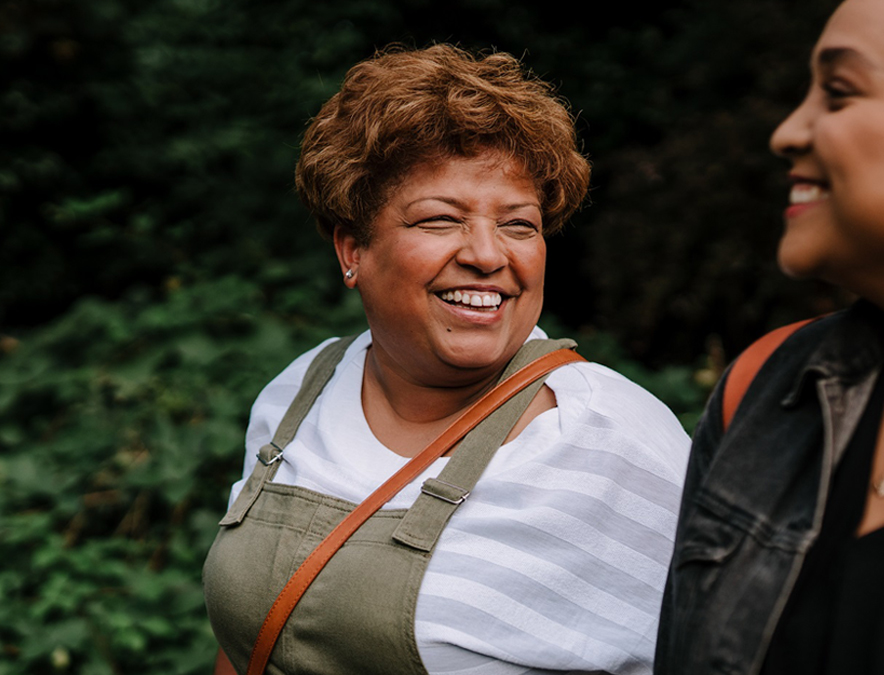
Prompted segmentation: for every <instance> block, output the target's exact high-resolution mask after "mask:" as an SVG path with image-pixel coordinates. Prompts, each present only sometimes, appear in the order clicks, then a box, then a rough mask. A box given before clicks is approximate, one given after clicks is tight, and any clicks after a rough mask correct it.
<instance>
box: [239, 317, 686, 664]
mask: <svg viewBox="0 0 884 675" xmlns="http://www.w3.org/2000/svg"><path fill="white" fill-rule="evenodd" d="M537 337H546V336H545V335H544V334H543V332H542V331H541V330H540V329H535V330H534V332H533V333H532V335H531V338H537ZM325 344H326V343H323V344H322V345H320V346H319V347H317V348H316V349H314V350H311V351H310V352H307V353H306V354H304V355H303V356H301V357H300V358H298V359H297V360H295V361H294V362H293V363H292V364H291V365H290V366H289V367H288V368H286V369H285V370H284V371H283V372H282V373H281V374H280V375H279V376H277V377H276V378H275V379H274V380H273V381H272V382H270V384H268V385H267V387H266V388H265V389H264V390H263V391H262V392H261V394H260V395H259V396H258V399H257V401H256V402H255V405H254V407H253V408H252V416H251V421H250V423H249V429H248V432H247V435H246V450H247V451H246V460H245V471H244V475H245V476H248V475H249V474H250V473H251V471H252V469H253V467H254V464H255V461H256V460H255V454H256V453H257V451H258V450H259V449H260V447H261V446H262V445H264V444H266V443H267V442H269V440H270V439H271V438H272V435H273V433H274V432H275V431H276V428H277V426H278V425H279V422H280V421H281V419H282V417H283V415H284V414H285V411H286V409H287V408H288V406H289V404H290V403H291V401H292V399H293V398H294V396H295V393H296V392H297V390H298V388H299V386H300V383H301V380H302V378H303V376H304V373H305V372H306V369H307V366H308V365H309V363H310V362H311V361H312V359H313V357H314V356H315V355H316V353H318V351H319V350H320V349H321V348H322V347H323V346H324V345H325ZM370 344H371V336H370V334H369V333H368V332H366V333H364V334H363V335H361V336H360V337H359V338H357V340H356V341H355V342H354V343H353V344H352V345H351V346H350V347H349V349H348V351H347V353H346V354H345V356H344V359H343V360H342V362H341V364H340V365H339V366H338V368H337V370H336V371H335V374H334V376H333V377H332V379H331V381H330V382H329V383H328V385H326V387H325V389H324V390H323V392H322V394H321V395H320V398H319V399H318V400H317V403H316V405H314V407H313V408H312V409H311V411H310V413H309V414H308V415H307V418H306V419H305V420H304V422H303V423H302V425H301V427H300V429H299V431H298V434H297V436H296V437H295V440H294V441H293V442H292V443H291V444H290V445H289V446H288V447H287V448H286V449H285V453H284V461H283V462H282V464H281V466H280V468H279V471H278V472H277V474H276V477H275V479H274V480H275V481H276V482H279V483H286V484H291V485H300V486H302V487H305V488H309V489H311V490H315V491H317V492H321V493H325V494H329V495H333V496H335V497H339V498H341V499H346V500H349V501H353V502H360V501H362V500H363V499H364V498H365V497H367V496H368V495H369V494H370V493H371V492H372V491H373V490H374V489H375V488H376V487H377V486H378V485H380V484H381V483H382V482H383V481H384V480H386V479H387V478H388V477H389V476H390V475H391V474H393V473H394V472H395V471H396V470H397V469H399V468H400V467H401V466H402V465H403V464H404V463H405V462H406V461H407V459H406V458H404V457H401V456H400V455H397V454H395V453H394V452H392V451H390V450H389V449H387V448H386V447H385V446H383V445H382V444H381V443H380V442H379V441H378V440H377V439H376V438H375V437H374V435H373V434H372V432H371V430H370V428H369V426H368V423H367V422H366V420H365V416H364V414H363V411H362V404H361V385H362V372H363V366H364V362H365V352H366V349H367V347H368V346H369V345H370ZM547 385H548V386H549V387H550V388H551V389H552V391H553V393H554V394H555V396H556V402H557V407H556V408H554V409H551V410H548V411H546V412H544V413H542V414H541V415H539V416H538V417H536V418H535V419H534V420H533V421H532V422H531V423H530V424H529V425H528V426H527V427H526V428H525V429H524V430H523V431H522V433H521V434H519V436H518V437H517V438H515V439H514V440H513V441H511V442H509V443H507V444H505V445H504V446H502V447H501V448H500V450H499V451H498V452H497V454H496V455H495V456H494V458H493V459H492V461H491V463H490V464H489V465H488V467H487V469H486V470H485V472H484V473H483V475H482V478H481V479H480V480H479V483H478V484H477V485H476V487H475V489H474V490H473V491H472V494H471V495H470V498H469V499H467V500H466V501H465V502H464V503H463V504H462V505H461V507H460V508H458V510H457V511H456V512H455V514H454V516H453V517H452V518H451V520H450V522H449V523H448V525H447V527H446V528H445V530H444V531H443V532H442V535H441V537H440V538H439V542H438V544H437V546H436V549H435V552H434V554H433V556H432V558H431V559H430V563H429V566H428V568H427V572H426V575H425V576H424V579H423V583H422V585H421V589H420V593H419V596H418V601H417V609H416V623H415V636H416V639H417V643H418V648H419V650H420V654H421V658H422V659H423V661H424V664H425V666H426V668H427V671H428V672H429V673H431V675H518V674H522V673H544V672H573V673H596V672H605V673H650V672H651V662H652V658H653V652H654V641H655V636H656V631H657V616H658V611H659V606H660V600H661V594H662V588H663V583H664V581H665V577H666V570H667V565H668V562H669V557H670V554H671V552H672V538H673V536H674V532H675V523H676V518H677V515H678V506H679V497H680V491H681V483H682V479H683V475H684V468H685V465H686V462H687V455H688V449H689V444H690V441H689V439H688V437H687V435H686V434H685V432H684V430H683V429H682V427H681V425H680V424H679V423H678V421H677V419H676V418H675V416H674V415H673V414H672V413H671V412H670V411H669V409H668V408H666V407H665V406H664V405H663V404H662V403H661V402H660V401H658V400H657V399H656V398H654V397H653V396H652V395H651V394H649V393H648V392H647V391H645V390H644V389H642V388H640V387H638V386H637V385H636V384H634V383H632V382H630V381H629V380H627V379H626V378H624V377H622V376H621V375H619V374H617V373H615V372H614V371H612V370H610V369H608V368H605V367H604V366H600V365H598V364H591V363H578V364H572V365H568V366H565V367H562V368H559V369H558V370H556V371H554V372H553V373H552V375H550V377H549V379H548V380H547ZM447 461H448V460H447V459H446V458H442V459H440V460H437V461H436V462H435V463H434V464H433V465H432V466H431V467H430V468H429V469H428V470H427V471H426V472H425V473H424V474H423V475H421V476H420V477H418V478H417V479H416V480H415V481H413V482H412V483H411V484H410V485H409V486H407V487H406V488H405V489H403V490H402V491H401V492H400V493H399V494H398V495H397V496H396V497H395V498H394V499H393V500H392V501H390V502H389V503H388V504H387V505H386V507H385V508H408V507H409V506H410V505H411V504H412V503H413V502H414V500H415V499H416V497H417V495H418V494H419V492H420V486H421V484H422V483H423V481H424V480H425V479H426V478H428V477H431V476H436V475H438V474H439V472H440V471H441V470H442V467H443V466H444V465H445V462H447ZM241 486H242V481H240V482H238V483H236V484H235V485H234V486H233V490H232V495H231V502H232V500H233V499H234V498H235V497H236V495H237V494H238V492H239V489H240V488H241Z"/></svg>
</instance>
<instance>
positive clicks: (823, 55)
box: [816, 47, 878, 70]
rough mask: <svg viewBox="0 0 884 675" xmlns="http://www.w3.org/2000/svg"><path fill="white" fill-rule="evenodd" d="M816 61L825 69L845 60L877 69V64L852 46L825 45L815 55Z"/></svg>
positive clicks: (829, 68)
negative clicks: (825, 46)
mask: <svg viewBox="0 0 884 675" xmlns="http://www.w3.org/2000/svg"><path fill="white" fill-rule="evenodd" d="M816 62H817V64H818V65H819V67H820V68H825V69H826V70H831V69H832V68H834V67H836V66H839V65H841V64H843V63H845V62H856V63H857V64H859V65H861V66H864V67H866V68H870V69H872V70H877V69H878V66H876V65H875V64H874V63H873V62H872V61H870V60H869V58H868V57H866V56H865V54H863V53H862V52H860V51H857V50H856V49H853V48H852V47H827V48H825V49H821V50H820V52H819V53H818V54H817V55H816Z"/></svg>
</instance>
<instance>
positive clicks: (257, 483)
mask: <svg viewBox="0 0 884 675" xmlns="http://www.w3.org/2000/svg"><path fill="white" fill-rule="evenodd" d="M349 343H350V340H349V339H347V340H339V341H337V342H334V343H332V344H331V345H329V346H328V347H326V349H324V350H323V351H322V352H320V354H319V355H317V357H316V358H315V359H314V360H313V362H312V363H311V364H310V366H309V368H308V370H307V373H306V375H305V377H304V381H303V383H302V385H301V389H300V390H299V392H298V394H297V396H296V397H295V399H294V401H293V402H292V404H291V406H290V407H289V409H288V411H287V412H286V414H285V416H284V417H283V420H282V422H281V423H280V425H279V428H278V429H277V432H276V435H275V436H274V438H273V441H271V443H269V444H268V445H265V446H264V447H263V448H261V452H260V455H259V458H260V460H261V461H259V462H258V463H257V464H256V466H255V470H254V471H253V472H252V474H251V475H250V476H249V478H248V480H247V481H246V483H245V485H244V486H243V489H242V492H241V493H240V494H239V496H238V497H237V499H236V501H235V502H234V503H233V506H231V508H230V510H229V512H228V513H227V515H226V516H225V517H224V519H223V520H221V523H220V524H221V530H220V532H219V533H218V535H217V537H216V539H215V542H214V544H213V545H212V548H211V550H210V551H209V555H208V557H207V559H206V563H205V567H204V569H203V586H204V590H205V596H206V606H207V608H208V613H209V619H210V621H211V624H212V628H213V630H214V631H215V635H216V637H217V638H218V641H219V643H220V645H221V647H222V649H223V650H224V652H225V653H226V654H227V656H228V657H229V658H230V661H231V662H232V663H233V665H234V667H235V668H236V669H237V671H238V672H241V673H242V672H245V670H246V666H247V664H248V660H249V656H250V654H251V651H252V647H253V646H254V643H255V639H256V636H257V634H258V630H259V629H260V627H261V624H262V622H263V621H264V617H265V616H266V615H267V612H268V610H269V609H270V606H271V605H272V604H273V601H274V600H275V599H276V596H277V594H278V593H279V591H280V590H281V589H282V587H283V586H284V585H285V583H286V582H287V581H288V579H289V577H291V575H292V574H293V573H294V571H295V570H296V569H297V568H298V566H299V565H300V564H301V563H302V562H303V561H304V559H305V558H306V557H307V556H308V555H309V554H310V553H311V551H313V549H314V548H315V547H316V545H317V544H319V542H320V541H322V539H324V538H325V536H326V535H327V534H328V533H329V532H330V531H331V530H332V529H333V528H334V527H335V526H336V525H337V524H338V523H339V522H340V521H341V520H343V518H344V517H345V516H346V515H347V514H348V513H349V512H350V511H351V510H352V509H353V508H354V507H355V506H356V504H354V503H352V502H349V501H345V500H342V499H338V498H335V497H330V496H328V495H324V494H320V493H317V492H315V491H312V490H308V489H306V488H301V487H297V486H292V485H282V484H278V483H273V482H271V481H272V479H273V476H274V475H275V473H276V469H277V467H278V460H279V459H280V457H281V450H282V448H285V446H286V445H288V443H289V442H290V441H291V440H292V439H293V438H294V437H295V434H296V433H297V430H298V427H299V425H300V424H301V422H302V421H303V419H304V417H306V415H307V412H308V411H309V409H310V408H311V406H312V405H313V403H314V402H315V400H316V398H317V397H318V395H319V393H320V392H321V391H322V389H323V387H324V386H325V384H326V383H327V382H328V380H329V379H330V378H331V376H332V373H333V372H334V369H335V366H336V365H337V363H338V362H339V361H340V359H341V358H342V356H343V354H344V351H345V350H346V348H347V346H348V345H349ZM574 346H575V343H574V342H573V341H571V340H532V341H530V342H528V343H526V344H525V345H524V346H523V347H522V348H521V349H520V350H519V352H518V353H517V354H516V356H515V357H513V359H512V361H511V362H510V363H509V365H508V366H507V369H506V371H505V372H504V374H503V376H502V377H506V376H508V375H510V374H511V373H512V372H515V370H517V369H518V368H520V367H522V366H523V365H525V364H527V363H529V362H530V361H532V360H534V359H535V358H537V357H538V356H541V355H543V354H545V353H547V352H550V351H553V350H555V349H561V348H563V347H566V348H573V347H574ZM545 379H546V378H545V377H543V378H541V379H539V380H538V381H536V382H534V383H533V384H532V385H530V386H529V387H527V388H526V389H525V390H523V391H522V392H520V393H519V394H517V395H516V396H514V397H513V398H512V399H510V400H509V401H508V402H507V403H505V404H504V405H502V406H501V407H500V408H498V409H497V410H496V411H494V412H493V413H492V414H491V415H489V416H488V417H487V418H486V419H485V420H484V421H483V422H481V423H480V424H479V425H478V426H477V427H476V428H475V429H474V430H473V431H472V432H470V433H469V434H468V435H467V436H466V437H465V438H464V439H463V440H462V441H461V443H460V445H459V446H457V448H456V450H455V451H454V452H453V454H452V455H451V457H450V458H449V460H448V463H447V465H446V466H445V468H444V469H443V470H442V472H441V473H440V474H439V477H438V478H430V479H428V480H427V481H425V483H424V485H423V486H422V488H421V494H420V496H419V497H418V498H417V499H416V500H415V502H414V504H413V505H412V506H411V507H410V508H409V509H382V510H379V511H378V512H377V513H375V514H374V515H373V516H372V517H371V518H369V520H367V521H366V522H365V523H364V524H363V525H362V527H360V528H359V530H357V531H356V532H355V533H354V534H353V536H352V537H351V538H350V539H349V540H348V541H347V542H346V543H345V544H344V545H343V546H342V547H341V549H340V550H339V551H338V552H337V553H336V554H335V555H334V557H333V558H332V559H331V560H330V561H329V562H328V564H327V565H326V567H325V568H324V569H323V570H322V572H320V574H319V576H318V577H317V578H316V580H315V581H314V582H313V584H312V585H311V586H310V587H309V588H308V589H307V591H306V592H305V593H304V595H303V597H302V598H301V600H300V602H299V603H298V605H297V607H295V610H294V612H293V613H292V615H291V617H290V618H289V620H288V623H287V624H286V626H285V629H284V630H283V632H282V634H281V635H280V637H279V641H278V642H277V643H276V647H275V648H274V650H273V654H272V656H271V658H270V662H269V663H268V666H267V670H266V673H267V674H268V675H300V674H302V673H310V674H311V675H313V674H316V675H345V674H351V675H374V674H377V675H427V671H426V669H425V668H424V665H423V662H422V661H421V658H420V655H419V653H418V649H417V643H416V641H415V636H414V618H415V605H416V602H417V595H418V591H419V589H420V585H421V581H422V579H423V575H424V571H425V570H426V567H427V563H428V562H429V559H430V556H431V555H432V553H433V549H434V547H435V545H436V542H437V540H438V538H439V535H440V534H441V532H442V529H443V528H444V527H445V525H446V523H447V522H448V519H449V518H450V517H451V515H452V514H453V513H454V511H455V509H457V507H458V506H459V505H460V503H461V502H463V500H464V499H465V498H466V496H467V495H468V494H469V491H470V490H471V489H472V488H473V487H474V485H475V484H476V482H477V481H478V479H479V476H480V475H481V474H482V472H483V471H484V469H485V467H486V466H487V464H488V462H489V461H490V460H491V457H492V456H493V455H494V453H495V452H496V451H497V449H498V448H499V447H500V445H501V444H502V443H503V441H504V440H505V439H506V436H507V434H509V432H510V430H511V429H512V427H513V426H514V425H515V423H516V421H517V420H518V419H519V418H520V417H521V415H522V413H523V412H524V411H525V409H526V408H527V406H528V404H529V403H530V402H531V400H532V399H533V398H534V395H535V394H536V393H537V391H538V390H539V389H540V387H541V386H542V385H543V381H544V380H545ZM353 451H354V452H358V451H359V449H358V448H354V450H353Z"/></svg>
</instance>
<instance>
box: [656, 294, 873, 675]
mask: <svg viewBox="0 0 884 675" xmlns="http://www.w3.org/2000/svg"><path fill="white" fill-rule="evenodd" d="M882 359H884V312H882V311H881V310H880V309H878V308H877V307H875V306H874V305H872V304H870V303H868V302H866V301H860V302H858V303H856V304H855V305H854V306H852V307H851V308H849V309H848V310H845V311H842V312H838V313H837V314H833V315H831V316H828V317H825V318H823V319H820V320H819V321H816V322H813V323H811V324H809V325H808V326H806V327H804V328H802V329H800V330H799V331H798V332H797V333H795V334H794V335H793V336H791V337H790V338H789V339H788V340H787V341H786V342H785V343H784V344H783V345H782V346H781V347H780V348H779V349H778V350H777V351H776V352H774V354H773V355H772V356H771V357H770V358H769V359H768V361H767V362H766V363H765V364H764V366H763V367H762V368H761V370H760V371H759V373H758V375H757V376H756V378H755V380H754V381H753V383H752V385H751V386H750V387H749V389H748V391H747V392H746V395H745V397H744V399H743V401H742V403H741V405H740V407H739V408H738V409H737V412H736V414H735V415H734V418H733V421H732V423H731V426H730V428H729V429H728V432H727V434H724V435H723V434H722V431H721V396H722V384H721V383H719V386H718V388H717V389H716V391H715V392H714V393H713V395H712V398H711V399H710V401H709V404H708V406H707V409H706V413H705V414H704V417H703V419H702V420H701V421H700V424H699V426H698V427H697V430H696V432H695V434H694V445H693V448H692V451H691V458H690V461H689V465H688V473H687V479H686V482H685V487H684V495H683V497H682V504H681V513H680V516H679V524H678V530H677V533H676V540H675V552H674V555H673V559H672V563H671V566H670V570H669V579H668V581H667V585H666V590H665V594H664V598H663V607H662V615H661V620H660V631H659V636H658V640H657V653H656V660H655V667H654V672H655V673H656V674H657V675H670V674H671V675H694V674H696V675H712V674H714V673H727V674H728V675H738V674H739V675H744V674H745V675H755V674H757V673H758V672H759V670H760V669H761V666H762V663H763V661H764V657H765V654H766V652H767V648H768V645H769V644H770V639H771V636H772V635H773V632H774V628H775V627H776V625H777V621H778V620H779V617H780V615H781V613H782V611H783V607H784V606H785V604H786V600H787V599H788V597H789V593H790V592H791V590H792V587H793V585H794V583H795V580H796V578H797V576H798V573H799V571H800V569H801V565H802V562H803V560H804V556H805V553H806V551H807V550H808V548H809V547H810V546H811V545H812V544H813V542H814V541H815V539H816V537H817V534H818V533H819V528H820V525H821V523H822V516H823V511H824V510H825V508H826V498H827V496H828V490H829V485H830V481H831V478H832V474H833V471H834V468H835V466H836V465H837V464H838V462H839V460H840V458H841V456H842V455H843V453H844V450H845V448H846V447H847V444H848V442H849V440H850V437H851V435H852V433H853V430H854V429H855V428H856V425H857V423H858V421H859V419H860V417H861V416H862V413H863V410H864V409H865V406H866V403H867V402H868V399H869V396H870V394H871V392H872V388H873V386H874V383H875V378H876V377H877V375H878V373H879V371H880V370H881V366H882Z"/></svg>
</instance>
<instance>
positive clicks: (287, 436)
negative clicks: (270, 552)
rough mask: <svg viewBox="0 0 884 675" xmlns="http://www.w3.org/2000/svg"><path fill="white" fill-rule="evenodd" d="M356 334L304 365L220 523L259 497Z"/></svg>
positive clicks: (230, 521) (236, 519)
mask: <svg viewBox="0 0 884 675" xmlns="http://www.w3.org/2000/svg"><path fill="white" fill-rule="evenodd" d="M356 337H357V336H355V335H350V336H348V337H345V338H341V339H340V340H335V341H334V342H332V343H331V344H329V345H326V347H325V348H323V350H322V351H321V352H319V354H317V355H316V357H315V358H314V359H313V361H311V362H310V365H309V366H308V367H307V372H306V373H305V374H304V379H303V380H302V382H301V388H300V389H298V393H297V394H296V395H295V398H294V400H293V401H292V402H291V405H289V407H288V410H286V412H285V415H283V418H282V421H281V422H280V423H279V426H278V427H277V428H276V433H275V434H274V435H273V440H271V441H270V442H269V443H267V444H266V445H264V446H263V447H262V448H261V450H260V451H259V452H258V463H257V464H255V468H254V470H253V471H252V474H251V475H250V476H249V478H248V479H247V480H246V483H245V485H243V488H242V491H241V492H240V493H239V496H237V498H236V501H235V502H234V503H233V506H231V507H230V510H229V511H228V512H227V514H226V515H225V516H224V518H223V519H222V520H221V522H220V524H221V525H237V524H239V523H241V522H242V520H243V518H245V516H246V514H247V513H248V512H249V509H250V508H251V507H252V504H254V503H255V500H256V499H257V498H258V495H259V494H260V492H261V489H262V488H263V487H264V484H265V483H267V482H269V481H272V480H273V477H274V476H275V475H276V471H277V469H278V468H279V461H280V460H281V459H282V451H283V450H284V449H285V446H287V445H288V444H289V443H291V442H292V439H293V438H294V437H295V434H296V433H297V431H298V427H299V426H301V422H303V421H304V418H305V417H306V416H307V413H308V412H309V411H310V408H312V407H313V404H314V403H315V402H316V399H317V397H318V396H319V394H320V392H322V390H323V388H324V387H325V385H326V384H328V381H329V380H330V379H331V376H332V375H333V374H334V372H335V368H336V367H337V365H338V363H340V361H341V359H342V358H343V357H344V352H346V351H347V348H348V347H349V346H350V345H351V344H352V343H353V340H355V339H356Z"/></svg>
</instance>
